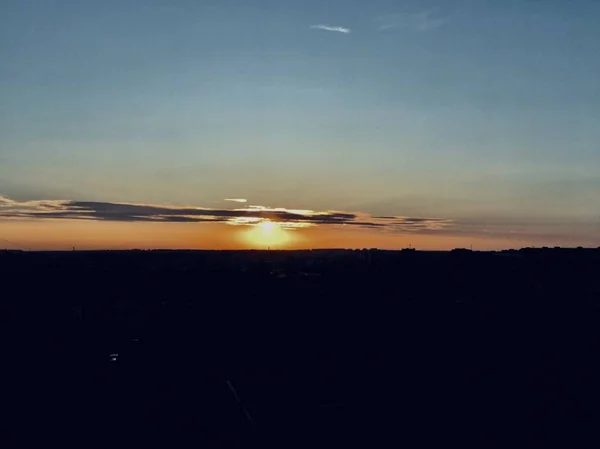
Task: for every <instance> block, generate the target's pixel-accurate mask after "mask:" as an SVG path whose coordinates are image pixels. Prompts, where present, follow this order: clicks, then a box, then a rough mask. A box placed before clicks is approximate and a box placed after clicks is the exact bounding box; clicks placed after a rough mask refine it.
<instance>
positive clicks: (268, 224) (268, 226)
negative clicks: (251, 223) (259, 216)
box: [259, 220, 277, 233]
mask: <svg viewBox="0 0 600 449" xmlns="http://www.w3.org/2000/svg"><path fill="white" fill-rule="evenodd" d="M259 226H260V227H261V228H262V229H263V231H264V232H265V233H271V232H273V229H275V227H276V226H277V225H276V224H275V223H273V222H272V221H271V220H265V221H261V222H260V223H259Z"/></svg>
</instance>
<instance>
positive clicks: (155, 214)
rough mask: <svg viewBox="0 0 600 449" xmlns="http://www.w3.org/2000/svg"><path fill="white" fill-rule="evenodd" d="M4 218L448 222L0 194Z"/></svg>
mask: <svg viewBox="0 0 600 449" xmlns="http://www.w3.org/2000/svg"><path fill="white" fill-rule="evenodd" d="M2 219H4V220H11V219H12V220H15V219H21V220H27V219H29V220H53V219H54V220H56V219H66V220H92V221H119V222H162V223H221V224H227V225H236V226H256V225H258V224H260V223H261V222H263V221H266V220H269V221H273V222H276V223H278V225H279V226H280V227H281V228H283V229H288V230H295V229H299V228H308V227H313V226H336V227H346V228H357V229H360V228H362V229H378V230H380V231H387V232H424V231H429V232H431V231H437V230H442V229H444V228H445V227H446V226H449V225H451V223H452V222H451V220H448V219H444V218H423V217H399V216H379V217H376V216H372V215H370V214H366V213H362V212H342V211H314V210H305V209H288V208H281V207H278V208H272V207H265V206H258V205H250V206H246V207H242V208H236V209H215V208H200V207H173V206H162V205H154V204H132V203H112V202H99V201H69V200H42V201H15V200H12V199H10V198H8V197H5V196H1V195H0V220H2Z"/></svg>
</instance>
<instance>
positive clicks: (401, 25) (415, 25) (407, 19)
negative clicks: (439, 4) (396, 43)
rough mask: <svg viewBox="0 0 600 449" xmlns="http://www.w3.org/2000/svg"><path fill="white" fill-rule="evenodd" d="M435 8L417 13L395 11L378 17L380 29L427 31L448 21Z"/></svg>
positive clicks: (376, 20)
mask: <svg viewBox="0 0 600 449" xmlns="http://www.w3.org/2000/svg"><path fill="white" fill-rule="evenodd" d="M436 13H437V10H436V9H429V10H426V11H421V12H418V13H397V14H389V15H387V16H382V17H378V18H376V19H375V22H377V23H378V28H379V30H380V31H390V30H395V29H408V30H413V31H429V30H433V29H436V28H439V27H441V26H442V25H444V24H445V23H446V22H448V18H447V17H439V16H438V15H437V14H436Z"/></svg>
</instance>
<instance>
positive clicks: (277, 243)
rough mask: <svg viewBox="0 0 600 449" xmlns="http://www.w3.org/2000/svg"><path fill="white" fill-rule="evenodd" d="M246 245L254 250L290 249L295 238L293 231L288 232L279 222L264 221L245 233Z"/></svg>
mask: <svg viewBox="0 0 600 449" xmlns="http://www.w3.org/2000/svg"><path fill="white" fill-rule="evenodd" d="M243 238H244V240H245V241H246V243H248V244H250V246H251V247H253V248H265V247H276V248H277V249H285V248H288V247H289V245H290V244H291V243H292V242H293V240H294V237H293V236H292V232H291V231H286V230H285V229H283V228H282V227H281V225H280V224H279V223H277V222H274V221H271V220H262V221H261V222H260V223H258V224H256V225H254V226H252V227H251V229H249V230H248V231H246V232H245V233H244V236H243Z"/></svg>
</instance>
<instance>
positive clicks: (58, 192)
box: [0, 0, 600, 249]
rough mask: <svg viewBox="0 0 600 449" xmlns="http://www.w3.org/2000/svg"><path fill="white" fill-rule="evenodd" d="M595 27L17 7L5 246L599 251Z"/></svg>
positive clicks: (1, 159)
mask: <svg viewBox="0 0 600 449" xmlns="http://www.w3.org/2000/svg"><path fill="white" fill-rule="evenodd" d="M598 23H600V3H598V2H596V1H592V0H578V1H577V2H569V3H568V4H567V2H564V1H562V0H547V1H544V2H533V1H526V0H508V1H506V2H496V3H492V2H481V1H475V0H451V1H447V2H439V1H438V2H432V1H428V0H426V1H416V0H405V1H391V0H373V1H371V2H363V1H360V2H359V1H357V0H347V1H342V0H330V1H316V0H308V1H304V2H289V1H281V0H279V1H276V0H256V1H242V0H220V1H216V0H215V1H210V0H209V1H202V2H191V1H188V0H173V1H170V2H164V1H162V0H145V1H141V0H131V1H117V0H106V1H105V2H89V1H76V0H61V1H58V2H44V1H39V0H38V1H36V0H19V1H17V0H7V1H5V2H2V4H0V29H1V30H2V31H1V32H0V33H1V34H2V40H1V42H2V43H0V54H1V55H2V61H3V62H2V65H1V67H0V99H1V100H2V101H1V102H0V104H1V105H2V106H0V248H2V247H3V246H4V244H5V243H6V242H7V241H8V242H18V243H19V244H22V245H23V246H25V247H28V248H32V249H71V248H72V246H73V245H75V246H76V247H78V248H81V249H85V248H121V247H142V248H145V247H148V248H150V247H152V248H154V247H157V248H160V247H173V248H186V247H189V248H214V249H218V248H223V249H227V248H246V247H260V248H263V247H266V246H279V247H281V248H310V247H348V248H363V247H381V248H403V247H407V246H408V245H409V244H412V245H413V246H414V247H417V248H423V249H450V248H454V247H469V246H470V245H471V244H472V245H473V247H474V249H477V248H479V249H500V248H509V247H523V246H555V245H560V246H579V245H581V246H592V247H597V246H599V245H600V128H599V127H598V123H600V59H599V58H598V54H599V51H600V29H599V27H598V26H597V25H598ZM242 200H246V201H242ZM258 206H260V208H261V212H258V209H260V208H259V207H258ZM200 211H204V212H203V213H201V212H200ZM190 212H191V213H190ZM384 217H385V218H384ZM248 218H250V220H248ZM235 220H237V222H236V221H235ZM3 242H4V243H3ZM6 245H7V246H8V243H6Z"/></svg>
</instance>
